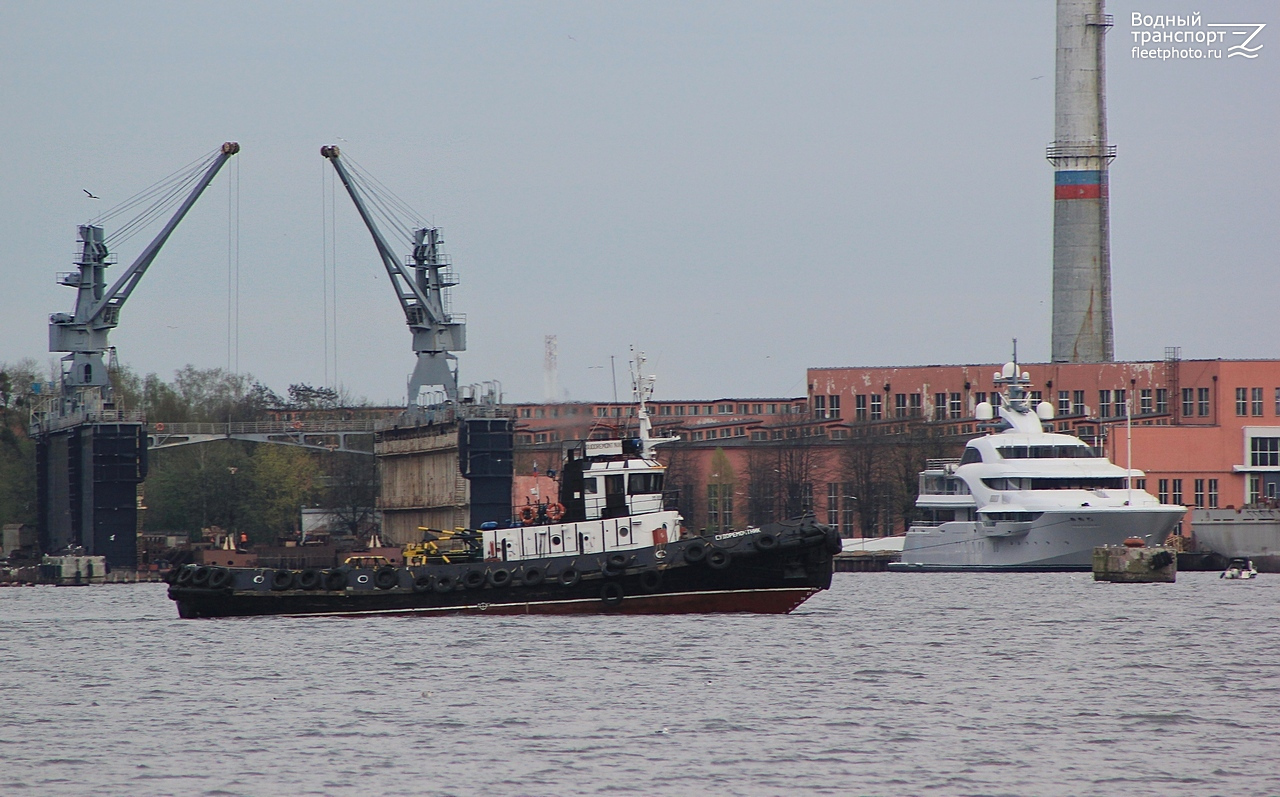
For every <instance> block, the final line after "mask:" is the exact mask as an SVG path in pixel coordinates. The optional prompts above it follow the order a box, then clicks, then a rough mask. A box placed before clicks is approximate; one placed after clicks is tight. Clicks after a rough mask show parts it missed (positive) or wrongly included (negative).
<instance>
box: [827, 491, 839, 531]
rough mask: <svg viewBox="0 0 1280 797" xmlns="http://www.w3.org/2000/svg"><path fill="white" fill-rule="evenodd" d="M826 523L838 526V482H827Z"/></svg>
mask: <svg viewBox="0 0 1280 797" xmlns="http://www.w3.org/2000/svg"><path fill="white" fill-rule="evenodd" d="M827 525H828V526H831V527H832V528H836V529H838V528H840V484H839V483H838V482H830V483H828V484H827Z"/></svg>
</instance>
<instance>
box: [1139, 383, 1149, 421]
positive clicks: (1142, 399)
mask: <svg viewBox="0 0 1280 797" xmlns="http://www.w3.org/2000/svg"><path fill="white" fill-rule="evenodd" d="M1152 409H1153V407H1152V406H1151V388H1149V387H1148V388H1143V389H1142V392H1141V393H1139V394H1138V412H1140V413H1142V414H1143V415H1150V414H1151V412H1152Z"/></svg>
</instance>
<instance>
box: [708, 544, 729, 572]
mask: <svg viewBox="0 0 1280 797" xmlns="http://www.w3.org/2000/svg"><path fill="white" fill-rule="evenodd" d="M731 564H733V554H731V553H729V552H728V551H726V550H724V549H723V548H713V549H712V551H711V553H709V554H707V565H708V566H709V567H710V568H711V569H712V570H725V569H727V568H728V567H729V565H731Z"/></svg>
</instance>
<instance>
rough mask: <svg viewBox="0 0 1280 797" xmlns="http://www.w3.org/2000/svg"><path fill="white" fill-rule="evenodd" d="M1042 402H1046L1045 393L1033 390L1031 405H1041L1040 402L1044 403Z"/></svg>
mask: <svg viewBox="0 0 1280 797" xmlns="http://www.w3.org/2000/svg"><path fill="white" fill-rule="evenodd" d="M1042 401H1044V393H1041V392H1040V391H1039V390H1033V391H1031V404H1032V405H1036V404H1039V403H1040V402H1042Z"/></svg>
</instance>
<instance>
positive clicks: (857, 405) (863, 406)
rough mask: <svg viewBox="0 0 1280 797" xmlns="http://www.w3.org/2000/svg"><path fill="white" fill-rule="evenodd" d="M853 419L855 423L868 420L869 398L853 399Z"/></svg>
mask: <svg viewBox="0 0 1280 797" xmlns="http://www.w3.org/2000/svg"><path fill="white" fill-rule="evenodd" d="M853 419H854V420H855V421H865V420H866V419H867V397H866V396H854V397H853Z"/></svg>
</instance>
